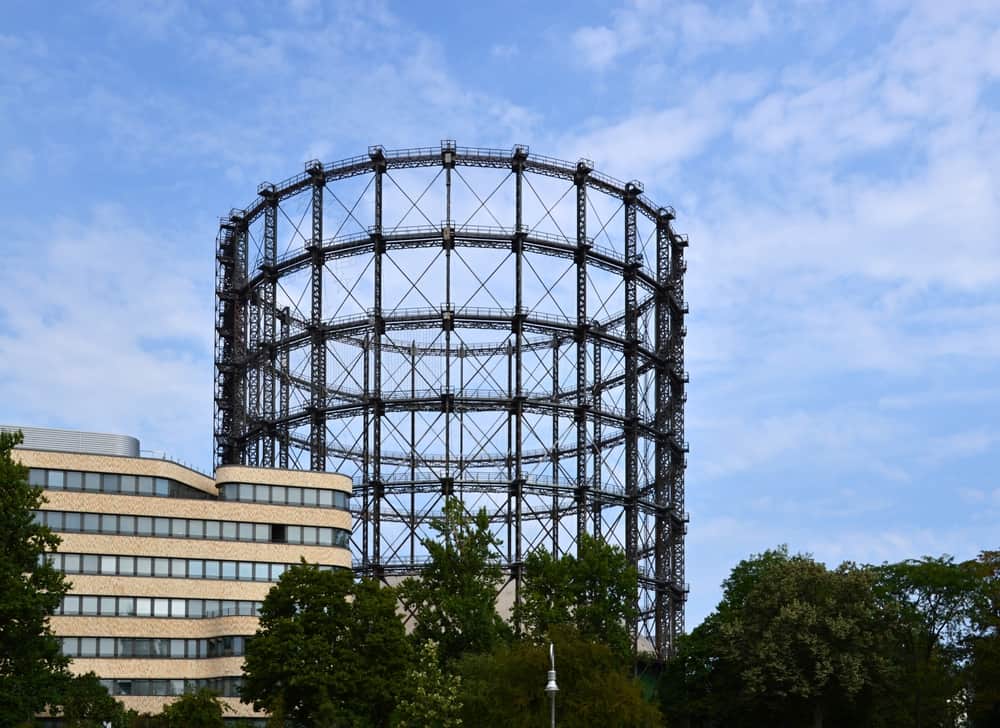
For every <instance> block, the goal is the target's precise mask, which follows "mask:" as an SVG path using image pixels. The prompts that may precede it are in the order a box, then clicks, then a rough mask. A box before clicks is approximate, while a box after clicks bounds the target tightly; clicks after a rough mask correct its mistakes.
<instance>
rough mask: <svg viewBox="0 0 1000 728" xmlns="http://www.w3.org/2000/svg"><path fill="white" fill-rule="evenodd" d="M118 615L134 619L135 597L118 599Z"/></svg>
mask: <svg viewBox="0 0 1000 728" xmlns="http://www.w3.org/2000/svg"><path fill="white" fill-rule="evenodd" d="M118 614H119V615H120V616H122V617H134V616H135V597H118Z"/></svg>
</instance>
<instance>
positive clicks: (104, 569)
mask: <svg viewBox="0 0 1000 728" xmlns="http://www.w3.org/2000/svg"><path fill="white" fill-rule="evenodd" d="M117 561H118V559H117V558H115V557H114V556H102V557H101V573H102V574H107V575H109V576H114V575H115V571H116V570H117V564H116V562H117Z"/></svg>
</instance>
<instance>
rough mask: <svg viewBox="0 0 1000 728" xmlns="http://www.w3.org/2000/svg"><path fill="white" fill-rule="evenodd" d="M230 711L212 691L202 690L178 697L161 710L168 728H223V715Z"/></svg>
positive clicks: (224, 723)
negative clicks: (193, 727) (191, 727)
mask: <svg viewBox="0 0 1000 728" xmlns="http://www.w3.org/2000/svg"><path fill="white" fill-rule="evenodd" d="M230 710H232V709H231V708H230V707H229V706H228V705H226V704H225V703H223V702H222V701H221V700H219V697H218V695H216V694H215V693H214V692H213V691H211V690H209V689H207V688H202V689H201V690H198V691H197V692H193V693H185V694H184V695H182V696H181V697H179V698H178V699H177V700H175V701H174V702H172V703H171V704H170V705H168V706H166V707H165V708H164V709H163V713H162V715H163V718H165V719H166V723H167V726H168V727H169V728H189V727H190V726H198V728H223V727H224V726H225V725H226V722H225V720H224V719H223V715H224V714H225V713H226V712H227V711H230Z"/></svg>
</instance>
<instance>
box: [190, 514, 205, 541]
mask: <svg viewBox="0 0 1000 728" xmlns="http://www.w3.org/2000/svg"><path fill="white" fill-rule="evenodd" d="M188 538H205V522H204V521H203V520H201V519H200V518H192V519H191V520H189V521H188Z"/></svg>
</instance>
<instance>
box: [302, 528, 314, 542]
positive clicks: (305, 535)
mask: <svg viewBox="0 0 1000 728" xmlns="http://www.w3.org/2000/svg"><path fill="white" fill-rule="evenodd" d="M302 543H306V544H314V543H316V526H303V527H302Z"/></svg>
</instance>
